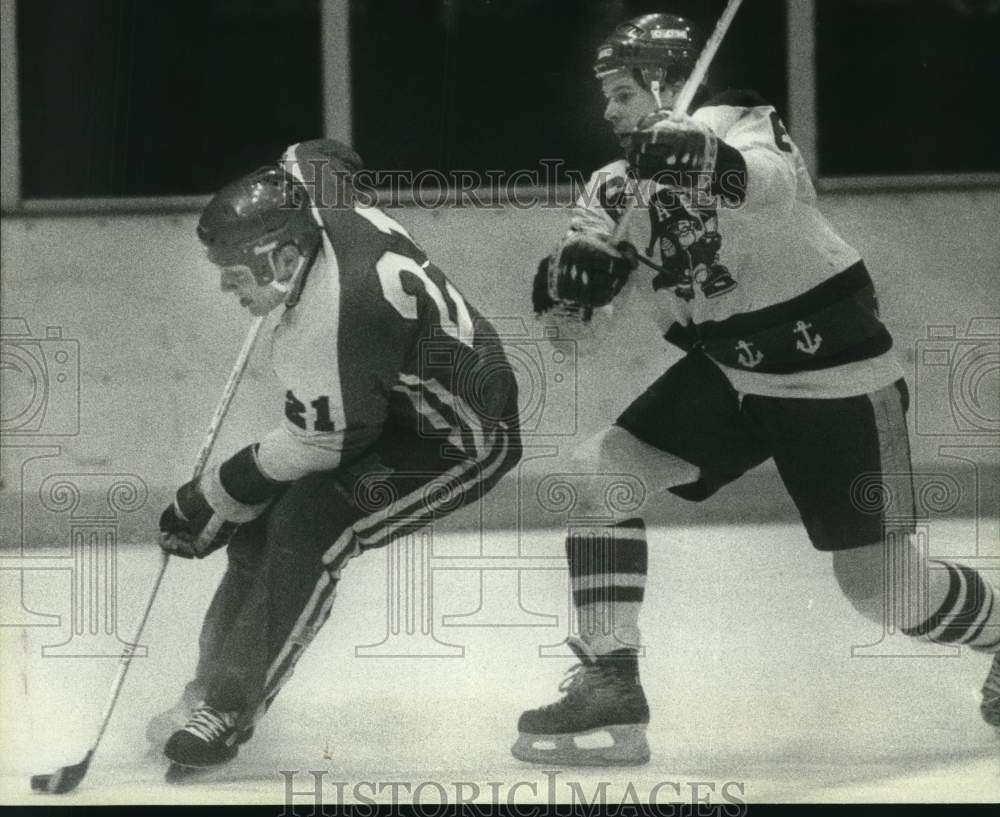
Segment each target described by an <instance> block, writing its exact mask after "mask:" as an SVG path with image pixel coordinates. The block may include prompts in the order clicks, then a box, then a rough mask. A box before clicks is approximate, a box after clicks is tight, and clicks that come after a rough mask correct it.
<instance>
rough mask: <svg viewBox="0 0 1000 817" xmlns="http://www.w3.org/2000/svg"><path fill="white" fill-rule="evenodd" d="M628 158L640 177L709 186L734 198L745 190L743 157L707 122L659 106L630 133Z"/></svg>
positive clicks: (728, 199) (680, 185) (685, 185)
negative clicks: (676, 115)
mask: <svg viewBox="0 0 1000 817" xmlns="http://www.w3.org/2000/svg"><path fill="white" fill-rule="evenodd" d="M627 150H628V162H629V165H631V167H632V168H633V170H634V172H635V174H636V175H637V176H638V177H639V178H640V179H643V180H646V179H652V180H653V181H655V182H656V183H657V184H663V185H668V186H673V187H678V188H683V189H685V190H691V189H694V188H701V187H704V186H708V187H709V188H710V189H711V191H712V192H713V193H716V194H720V193H721V194H724V195H725V198H726V203H728V204H730V205H731V206H732V205H735V204H738V203H739V202H740V201H742V200H743V197H744V196H745V193H746V171H747V168H746V161H745V160H744V159H743V155H742V154H741V153H740V152H739V151H738V150H737V149H736V148H734V147H732V146H731V145H728V144H726V143H725V142H723V141H722V140H721V139H719V137H718V136H716V135H715V133H714V132H713V131H712V129H711V128H709V127H708V126H707V125H704V124H702V123H701V122H699V121H697V120H695V119H692V118H691V117H690V116H685V117H683V118H682V119H680V120H677V121H675V120H673V119H671V118H670V111H667V110H662V111H657V112H656V113H653V114H650V115H649V116H646V117H644V118H643V119H642V120H641V121H640V122H639V126H638V128H637V130H635V131H633V132H632V134H631V135H630V136H629V138H628V148H627Z"/></svg>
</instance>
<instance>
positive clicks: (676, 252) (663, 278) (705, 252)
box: [646, 189, 737, 301]
mask: <svg viewBox="0 0 1000 817" xmlns="http://www.w3.org/2000/svg"><path fill="white" fill-rule="evenodd" d="M649 219H650V235H651V239H650V243H649V246H648V247H647V248H646V255H647V256H649V257H653V253H654V252H655V251H656V250H657V249H659V251H660V265H661V267H662V269H661V271H660V272H659V273H658V274H657V276H656V277H655V278H654V279H653V289H671V290H672V291H673V293H674V295H676V296H677V297H678V298H680V299H681V300H684V301H692V300H694V288H695V286H697V287H698V288H699V289H700V290H701V293H702V295H704V296H705V297H706V298H718V297H719V296H720V295H725V294H726V293H727V292H731V291H732V290H734V289H735V288H736V286H737V283H736V279H735V278H734V277H733V276H732V274H731V273H730V272H729V269H728V268H727V267H726V266H725V265H724V264H722V263H721V262H720V261H719V252H720V250H721V249H722V236H721V235H720V234H719V215H718V210H717V208H716V207H714V206H711V207H695V206H693V205H692V204H691V202H689V201H687V200H686V199H685V197H684V196H682V195H681V194H680V193H678V192H676V191H673V190H667V189H664V190H659V191H658V192H657V194H656V196H654V198H653V200H652V201H651V202H650V205H649Z"/></svg>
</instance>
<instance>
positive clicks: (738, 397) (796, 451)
mask: <svg viewBox="0 0 1000 817" xmlns="http://www.w3.org/2000/svg"><path fill="white" fill-rule="evenodd" d="M700 44H701V38H700V35H699V33H698V32H697V30H696V28H695V26H694V25H693V24H692V23H691V22H690V21H688V20H686V19H684V18H681V17H676V16H673V15H669V14H649V15H645V16H643V17H639V18H637V19H634V20H631V21H629V22H626V23H624V24H622V25H621V26H620V27H618V28H617V29H616V30H615V31H614V32H613V33H612V34H611V36H610V37H609V38H608V39H607V41H606V42H604V43H603V44H601V46H600V47H599V49H598V51H597V59H596V63H595V73H596V75H597V78H598V79H599V81H600V83H601V88H602V91H603V94H604V96H605V98H606V100H607V106H606V109H605V119H606V120H607V122H608V123H609V124H610V125H611V127H612V128H613V130H614V132H615V134H616V135H617V136H618V137H619V139H620V142H621V146H622V149H623V154H624V158H623V159H621V160H619V161H616V162H613V163H612V164H610V165H608V166H607V167H604V168H602V169H601V170H599V171H597V172H596V173H595V174H594V175H593V177H592V178H591V181H590V183H589V185H588V186H587V189H586V190H585V193H584V195H583V196H582V197H581V199H580V201H579V202H578V205H577V207H576V208H575V209H574V211H573V216H572V220H571V224H570V229H569V231H568V232H567V233H566V234H565V236H564V237H563V239H562V241H561V244H560V246H559V247H558V249H557V250H556V251H555V252H554V253H553V254H552V255H551V256H550V257H547V258H545V259H543V261H542V263H541V264H540V265H539V269H538V272H537V274H536V277H535V281H534V286H533V293H532V298H533V303H534V307H535V310H536V312H538V313H539V314H546V313H550V312H552V313H553V314H564V315H565V314H574V313H575V314H576V315H577V316H579V317H580V318H582V319H584V320H586V319H587V318H588V316H589V315H590V314H592V313H593V311H594V310H600V309H602V308H604V307H605V306H606V305H607V304H609V303H610V302H611V301H612V300H613V299H614V298H616V297H618V295H619V293H620V292H621V291H622V290H623V289H625V288H627V287H628V288H632V287H634V288H637V289H639V290H640V291H641V292H642V293H643V297H644V298H645V299H647V300H649V301H651V302H652V304H653V305H654V307H655V310H656V312H657V314H658V319H659V324H660V325H659V330H660V332H661V333H662V334H663V335H664V336H665V337H666V339H667V340H668V341H670V342H672V343H673V344H675V345H676V346H678V347H680V349H682V350H684V352H685V353H686V354H685V356H684V357H683V358H682V359H681V360H680V361H679V362H677V363H676V364H674V365H672V366H670V367H669V368H668V369H667V370H666V371H665V372H664V374H663V375H662V376H661V377H660V378H659V379H657V380H656V381H655V382H654V383H653V384H651V385H650V386H649V388H648V389H647V390H646V391H645V393H643V394H642V395H640V396H639V397H638V398H637V399H636V400H635V401H633V402H632V404H631V405H629V406H628V407H627V408H625V410H624V412H623V413H622V414H621V416H620V417H618V419H617V420H616V421H615V423H614V424H613V425H611V426H609V427H608V428H606V429H605V430H604V431H602V432H600V433H599V434H598V435H596V437H595V438H593V439H592V440H590V441H589V442H588V443H586V444H585V445H584V446H583V448H582V450H581V451H579V452H578V453H577V456H576V460H577V463H578V466H579V468H580V470H581V472H583V473H588V474H622V473H624V474H631V475H634V476H636V477H638V478H639V479H640V480H641V481H642V483H643V484H644V485H645V486H646V489H647V491H649V492H655V491H656V490H657V489H659V490H660V491H663V492H666V491H669V492H671V493H673V494H675V495H676V496H678V497H681V498H682V499H686V500H690V501H695V502H698V501H701V500H704V499H706V498H708V497H709V496H711V495H712V494H713V493H714V492H715V491H717V490H718V489H719V488H720V487H721V486H723V485H725V484H727V483H729V482H731V481H733V480H736V479H738V478H739V477H740V476H741V475H742V474H743V473H745V472H746V471H748V470H750V469H751V468H753V467H755V466H757V465H759V464H760V463H762V462H764V461H765V460H767V459H769V458H773V459H774V461H775V464H776V465H777V469H778V472H779V474H780V476H781V479H782V481H783V483H784V485H785V487H786V489H787V491H788V492H789V494H790V495H791V497H792V499H793V500H794V501H795V504H796V506H797V508H798V511H799V513H800V515H801V518H802V521H803V523H804V526H805V528H806V531H807V533H808V535H809V538H810V540H811V542H812V544H813V546H814V547H815V548H817V549H818V550H821V551H826V552H828V553H830V554H831V558H832V561H833V571H834V574H835V576H836V580H837V582H838V584H839V587H840V589H841V591H842V592H843V593H844V594H845V595H846V597H847V599H849V600H850V602H851V604H852V605H853V606H854V607H855V608H856V609H857V610H858V611H859V612H860V613H862V614H863V615H865V616H866V617H869V618H871V619H872V620H874V621H876V622H881V621H882V620H883V615H884V606H885V605H884V599H883V591H884V588H885V587H886V582H888V581H891V582H892V586H893V587H895V588H897V589H898V592H900V593H901V594H903V598H902V599H901V600H900V601H901V602H903V603H893V604H891V605H890V610H891V611H892V614H893V615H894V616H895V620H894V621H893V622H892V623H893V624H894V626H895V627H897V628H898V629H899V630H900V631H902V632H904V633H906V634H908V635H911V636H913V637H915V638H921V639H927V640H931V641H936V642H943V643H951V644H964V645H967V646H969V647H971V648H972V649H974V650H980V651H982V652H984V653H987V654H990V653H992V654H993V655H994V658H993V664H992V668H991V670H990V673H989V677H988V680H987V682H986V685H985V686H984V688H983V693H982V696H983V697H982V704H981V711H982V715H983V717H984V718H985V719H986V720H987V721H988V722H989V723H991V724H993V725H996V726H1000V658H998V657H996V656H997V651H998V649H1000V592H998V590H997V589H996V588H994V587H992V586H990V585H989V584H988V583H987V582H986V581H985V580H984V579H983V576H982V575H981V574H980V573H978V572H977V571H976V570H974V569H972V568H970V567H967V566H965V565H961V564H956V563H953V562H950V561H944V560H940V561H939V563H937V564H936V565H935V566H934V569H929V566H928V560H927V554H926V553H924V552H922V551H921V550H919V549H918V548H917V546H916V544H915V542H914V541H913V540H912V538H911V537H910V536H909V534H910V532H911V530H912V527H911V526H910V525H908V524H907V523H906V521H905V520H906V519H907V518H912V516H913V513H914V500H913V492H912V483H911V481H910V479H909V474H910V470H911V464H910V454H909V442H908V437H907V429H906V421H905V415H906V410H907V401H908V397H907V390H906V384H905V381H904V380H903V373H902V370H901V367H900V366H899V364H898V362H897V360H896V357H895V355H894V352H893V349H892V338H891V336H890V334H889V332H888V331H887V329H886V328H885V326H884V325H883V323H882V322H881V320H880V319H879V314H878V306H877V300H876V296H875V290H874V286H873V284H872V280H871V278H870V277H869V274H868V271H867V270H866V268H865V265H864V262H863V260H862V259H861V257H860V255H859V254H858V252H857V251H856V250H855V249H854V248H853V247H851V246H850V245H849V244H848V243H847V242H845V241H844V240H843V239H842V238H841V237H840V236H839V235H837V233H836V232H835V231H834V230H833V229H832V228H831V227H830V225H829V224H828V222H827V221H826V220H825V219H824V218H823V216H822V215H821V214H820V212H819V211H818V209H817V207H816V195H815V192H814V189H813V186H812V183H811V181H810V179H809V175H808V173H807V171H806V168H805V165H804V163H803V161H802V158H801V156H800V154H799V151H798V149H797V148H796V146H795V144H794V143H793V142H792V141H791V139H790V138H789V135H788V133H787V131H786V130H785V128H784V126H783V124H782V122H781V119H780V118H779V116H778V114H777V112H776V111H775V109H774V108H773V107H772V106H770V105H768V104H767V103H766V102H765V101H764V100H762V99H760V98H759V97H758V96H757V95H756V94H754V93H751V92H744V91H729V92H725V93H722V94H718V95H716V96H714V97H710V96H709V93H708V91H707V89H705V88H702V89H701V91H700V93H699V94H698V96H696V98H695V105H694V108H695V110H694V113H693V114H692V115H690V116H684V117H683V118H682V119H681V120H680V121H675V120H673V119H671V118H669V117H668V115H667V110H663V109H660V105H659V104H658V101H657V99H656V93H654V92H658V94H659V95H660V101H661V102H662V105H663V108H664V109H669V108H670V106H671V102H672V100H673V99H674V97H675V96H676V95H677V94H678V93H679V91H680V88H681V86H682V84H683V81H684V79H685V78H686V77H687V76H688V74H689V73H690V71H691V68H692V66H693V65H694V62H695V60H696V58H697V55H698V51H699V47H700ZM637 189H638V190H640V191H642V192H644V193H645V195H646V198H645V199H644V200H641V201H640V203H639V207H638V209H636V210H634V211H632V212H633V213H634V218H632V219H631V221H630V223H629V224H628V225H627V226H628V229H627V233H626V234H625V235H622V236H620V235H617V234H616V229H615V228H616V225H617V223H618V221H619V219H621V218H622V216H623V213H624V212H626V211H627V207H626V205H627V203H628V201H629V197H630V196H632V195H636V191H637ZM620 239H626V240H620ZM555 307H559V308H558V309H554V308H555ZM901 476H902V478H901ZM888 480H891V491H892V493H893V494H894V495H895V497H894V502H895V505H894V506H893V508H892V514H891V515H892V517H893V518H895V519H897V520H899V521H898V522H895V523H894V522H892V521H891V520H890V518H889V517H888V515H887V514H885V513H884V512H883V511H884V509H883V508H881V507H879V506H878V503H877V502H876V503H874V505H873V503H872V502H871V496H872V495H873V493H872V492H874V494H875V495H879V496H885V495H886V494H884V493H882V489H883V488H884V487H887V485H886V483H887V481H888ZM605 488H606V485H605V484H604V483H603V481H601V480H599V479H595V480H593V488H592V489H590V488H585V489H584V490H583V491H582V495H581V497H579V499H578V503H579V504H578V505H577V506H576V507H575V513H577V514H578V515H579V516H581V517H586V516H592V517H598V518H600V517H602V516H607V515H608V514H614V517H615V521H614V523H613V524H610V525H608V526H601V527H599V528H595V530H592V531H588V530H585V529H580V528H579V527H578V526H575V527H574V529H573V532H572V533H571V534H570V535H569V536H568V537H567V540H566V553H567V558H568V562H569V573H570V579H571V582H572V589H573V598H574V603H575V606H576V613H577V620H578V631H579V633H580V638H578V639H577V638H573V639H571V640H570V646H571V647H572V648H573V650H574V651H575V652H576V654H577V655H578V657H579V659H580V663H579V664H578V665H577V666H576V667H575V668H574V670H573V673H572V675H571V677H570V679H569V680H568V682H567V683H566V685H565V686H564V687H563V689H564V690H565V693H566V694H565V696H564V697H562V698H561V699H560V700H558V701H557V702H555V703H553V704H550V705H548V706H545V707H542V708H540V709H534V710H529V711H527V712H525V713H524V714H523V715H522V716H521V718H520V721H519V723H518V729H519V732H520V735H519V737H518V740H517V742H516V743H515V745H514V747H513V753H514V755H515V756H516V757H518V758H521V759H523V760H528V761H532V762H538V763H564V764H595V765H605V764H638V763H643V762H645V761H646V760H647V759H648V757H649V750H648V745H647V742H646V738H645V728H646V724H647V723H648V720H649V709H648V706H647V703H646V699H645V695H644V694H643V690H642V686H641V684H640V682H639V674H638V661H637V648H638V646H639V645H640V633H639V626H638V617H639V610H640V607H641V604H642V600H643V595H644V588H645V578H646V564H647V549H646V536H645V526H644V522H643V520H642V518H641V517H638V516H634V515H633V516H624V515H622V514H620V513H617V512H615V511H614V509H612V508H609V507H608V504H606V503H605V501H604V496H603V491H604V490H605ZM650 498H652V497H650ZM663 498H664V496H663V495H662V494H661V495H660V497H659V500H658V501H662V500H663ZM887 549H890V550H891V552H889V553H887V552H886V551H887ZM884 565H891V566H892V567H891V568H889V569H890V570H892V571H894V572H893V574H892V575H889V576H887V575H885V571H884V568H883V566H884ZM896 571H898V573H897V572H896ZM914 576H920V577H926V588H925V592H923V591H919V590H917V589H915V588H914V587H913V585H912V581H909V580H912V577H914ZM678 603H683V602H682V601H681V600H678ZM594 732H603V733H606V734H605V735H604V738H605V739H604V740H603V741H601V740H594V739H583V738H584V737H585V736H587V737H590V736H591V733H594ZM608 736H610V737H611V738H612V741H611V742H609V741H608V740H607V739H606V738H607V737H608Z"/></svg>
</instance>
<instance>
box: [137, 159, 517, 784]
mask: <svg viewBox="0 0 1000 817" xmlns="http://www.w3.org/2000/svg"><path fill="white" fill-rule="evenodd" d="M359 164H360V159H358V158H357V156H356V154H354V153H353V151H351V150H350V149H349V148H347V147H345V146H343V145H340V144H338V143H335V142H332V141H330V140H320V141H316V142H306V143H302V144H298V145H293V146H292V147H290V148H289V149H288V151H287V152H286V154H285V156H284V158H283V160H282V162H281V163H279V164H277V165H274V166H270V167H265V168H261V169H260V170H258V171H256V172H254V173H251V174H250V175H248V176H245V177H243V178H241V179H239V180H237V181H235V182H233V183H232V184H230V185H228V186H227V187H225V188H223V189H222V190H221V191H220V192H219V193H218V194H217V195H216V196H215V197H214V198H213V199H212V200H211V201H210V202H209V204H208V206H207V207H206V209H205V211H204V213H203V214H202V216H201V219H200V221H199V224H198V236H199V238H200V239H201V241H202V243H203V244H204V246H205V248H206V250H207V253H208V258H209V260H210V261H212V262H213V263H214V264H215V265H217V266H218V267H219V270H220V280H221V286H222V289H223V291H225V292H231V293H233V295H235V296H236V297H237V298H239V300H240V303H241V304H242V305H243V306H244V307H246V308H247V309H249V311H250V312H252V313H253V314H255V315H263V314H266V313H268V312H270V311H271V310H275V309H281V310H282V312H281V315H280V317H279V319H278V320H277V323H276V325H275V327H274V330H273V341H272V342H273V352H272V362H273V366H274V369H275V372H276V373H277V375H278V377H279V379H280V380H281V381H282V383H283V385H284V387H285V388H286V389H287V391H286V393H285V396H284V418H283V420H282V422H281V423H280V424H278V425H276V426H275V427H274V429H273V430H272V431H270V432H269V433H267V434H265V435H263V436H262V437H261V438H260V439H258V440H257V441H255V442H253V443H252V444H250V445H248V446H246V447H245V448H243V449H242V450H240V451H239V452H238V453H236V454H235V455H234V456H232V457H230V458H229V459H227V460H226V461H225V462H223V463H222V464H221V465H220V466H218V467H215V468H213V469H210V470H209V471H207V472H206V473H205V475H204V476H203V477H201V478H200V479H198V480H195V481H192V482H189V483H187V484H185V485H183V486H181V488H180V489H179V490H178V491H177V495H176V499H175V500H174V502H173V503H172V504H171V505H170V506H169V507H168V508H167V509H166V510H165V511H164V512H163V515H162V517H161V520H160V528H161V530H162V534H161V546H162V547H163V548H164V549H165V550H167V551H168V552H169V553H172V554H175V555H178V556H182V557H188V558H192V557H193V558H199V559H200V558H203V557H205V556H207V555H209V554H210V553H212V552H213V551H215V550H217V549H219V548H221V547H224V546H225V547H227V549H228V569H227V571H226V573H225V575H224V577H223V579H222V582H221V584H220V586H219V588H218V590H217V591H216V594H215V597H214V598H213V600H212V602H211V606H210V607H209V610H208V612H207V614H206V617H205V622H204V625H203V628H202V632H201V638H200V659H199V662H198V666H197V669H196V672H195V677H194V679H193V680H192V681H191V683H189V684H188V686H187V689H186V690H185V694H184V697H183V699H182V701H181V703H180V704H179V705H178V706H177V707H176V708H175V710H173V711H171V712H168V713H165V714H164V715H163V716H160V717H158V718H156V719H154V720H153V722H151V724H150V727H149V729H148V730H147V735H148V736H149V737H150V738H151V740H152V741H154V742H156V743H159V744H160V745H162V742H163V741H164V740H165V741H166V745H165V748H164V753H165V755H166V756H167V758H168V759H169V760H170V761H171V763H172V765H171V768H170V771H169V772H168V777H169V778H170V779H181V778H183V777H185V776H186V774H187V773H189V772H190V770H192V769H205V768H211V767H213V766H218V765H219V764H221V763H225V762H227V761H229V760H231V759H232V758H233V757H235V755H236V753H237V748H238V746H239V745H240V744H241V743H242V742H243V741H245V740H246V739H247V738H249V736H250V735H251V734H252V730H253V726H254V723H255V722H256V720H257V719H258V718H259V717H260V716H261V715H262V714H263V713H264V712H265V711H266V710H267V708H268V706H269V705H270V704H271V702H272V701H273V700H274V698H275V696H276V695H277V694H278V692H279V690H280V689H281V687H282V685H283V684H284V683H285V682H286V681H287V679H288V678H289V676H290V675H291V673H292V671H293V669H294V666H295V663H296V661H297V660H298V658H299V657H300V655H301V654H302V652H303V651H304V650H305V649H306V647H307V646H308V645H309V643H310V641H311V640H312V638H313V637H314V636H315V634H316V632H317V631H318V630H319V628H320V627H321V626H322V625H323V623H324V622H325V621H326V619H327V617H328V616H329V613H330V609H331V606H332V604H333V600H334V595H335V592H336V588H337V584H338V582H339V580H340V575H341V571H342V570H343V568H344V566H345V565H346V564H347V562H348V561H349V560H350V559H351V558H352V557H354V556H356V555H357V554H359V553H361V552H362V551H365V550H368V549H370V548H376V547H381V546H384V545H386V544H387V543H388V542H389V541H391V539H392V538H393V537H394V536H397V535H400V534H402V533H405V532H412V531H413V530H414V529H415V528H417V527H420V526H421V525H423V524H425V523H427V522H429V521H430V520H433V519H435V518H437V517H440V516H442V515H444V514H446V513H450V512H451V511H453V510H455V509H456V508H458V507H461V506H463V505H465V504H467V503H469V502H473V501H476V500H477V499H479V498H481V497H482V496H483V494H484V493H485V492H486V491H488V490H490V488H491V487H492V486H493V485H494V484H495V483H496V482H497V481H498V480H499V479H500V477H501V476H502V475H503V474H505V473H506V472H507V471H509V470H510V469H511V468H512V467H513V466H514V464H515V463H516V462H517V461H518V459H519V457H520V439H519V430H518V429H519V423H518V403H517V386H516V381H515V378H514V374H513V371H512V369H511V368H510V366H509V364H508V361H507V358H506V356H505V354H504V351H503V348H502V345H501V343H500V341H499V339H498V337H497V334H496V332H495V331H494V329H493V327H492V326H491V325H490V323H489V321H487V320H486V319H485V318H484V317H483V316H482V315H481V314H480V313H479V312H478V311H477V310H476V309H475V307H473V306H472V305H471V304H470V303H468V302H467V301H466V300H465V299H464V297H463V296H462V294H461V293H460V292H459V290H458V289H457V288H456V287H455V286H454V284H452V282H451V281H449V280H448V278H446V277H445V275H444V274H443V273H442V272H441V271H440V270H439V269H438V268H437V267H436V266H435V265H434V264H433V263H432V262H431V261H430V260H429V259H428V257H427V255H426V254H425V253H424V252H423V250H421V249H420V247H419V246H418V245H417V244H416V243H415V242H414V241H413V239H412V238H411V237H410V235H409V234H408V233H407V231H406V230H405V229H404V228H403V227H402V226H401V225H400V224H398V223H397V222H396V221H394V220H393V219H392V218H390V217H389V216H388V215H386V214H385V213H384V212H382V211H381V210H378V209H377V208H374V207H362V206H355V205H354V204H353V202H352V199H351V197H350V174H351V172H352V171H356V169H357V167H358V166H359ZM331 694H334V690H333V689H331ZM178 714H179V715H180V723H179V724H178V723H177V721H175V720H174V718H175V717H176V716H177V715H178Z"/></svg>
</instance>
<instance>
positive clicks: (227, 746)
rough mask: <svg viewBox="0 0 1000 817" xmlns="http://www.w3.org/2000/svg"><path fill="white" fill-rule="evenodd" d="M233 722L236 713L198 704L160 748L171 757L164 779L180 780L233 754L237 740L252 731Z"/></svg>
mask: <svg viewBox="0 0 1000 817" xmlns="http://www.w3.org/2000/svg"><path fill="white" fill-rule="evenodd" d="M236 724H237V713H235V712H220V711H219V710H217V709H214V708H212V707H211V706H208V705H206V704H204V703H202V704H199V705H198V706H197V707H196V708H195V710H194V712H192V713H191V717H190V718H189V719H188V722H187V723H186V724H185V725H184V728H183V729H178V730H177V731H176V732H174V733H173V735H171V736H170V740H168V741H167V745H166V746H165V747H164V749H163V754H164V755H166V757H167V759H168V760H169V761H170V768H168V769H167V782H169V783H178V782H181V781H183V780H185V779H187V778H188V777H190V776H191V775H193V774H196V773H199V772H205V771H209V770H211V769H215V768H217V767H219V766H222V765H223V764H225V763H228V762H229V761H230V760H232V759H233V758H235V757H236V754H237V752H238V751H239V746H240V744H242V743H245V742H246V741H248V740H249V739H250V737H251V735H253V728H250V729H244V730H240V729H238V728H237V725H236Z"/></svg>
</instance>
